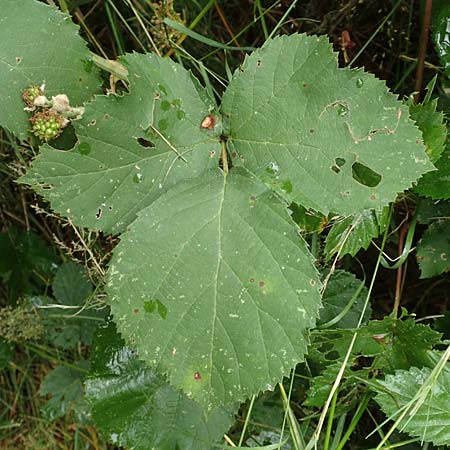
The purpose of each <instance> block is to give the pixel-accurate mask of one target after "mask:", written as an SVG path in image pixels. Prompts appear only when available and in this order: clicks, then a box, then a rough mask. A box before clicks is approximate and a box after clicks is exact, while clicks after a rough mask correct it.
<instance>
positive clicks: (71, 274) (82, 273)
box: [52, 261, 93, 306]
mask: <svg viewBox="0 0 450 450" xmlns="http://www.w3.org/2000/svg"><path fill="white" fill-rule="evenodd" d="M92 288H93V286H92V283H91V282H90V280H89V278H88V275H87V273H86V270H85V269H84V268H83V267H82V266H81V265H79V264H76V263H74V262H73V261H69V262H67V263H65V264H62V265H60V266H59V267H58V270H57V272H56V275H55V278H54V280H53V284H52V290H53V295H54V296H55V298H56V300H58V302H59V303H60V304H62V305H68V306H78V305H80V304H81V303H82V302H83V301H85V300H87V299H88V297H89V296H90V295H91V294H92Z"/></svg>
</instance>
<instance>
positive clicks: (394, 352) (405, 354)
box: [309, 317, 441, 373]
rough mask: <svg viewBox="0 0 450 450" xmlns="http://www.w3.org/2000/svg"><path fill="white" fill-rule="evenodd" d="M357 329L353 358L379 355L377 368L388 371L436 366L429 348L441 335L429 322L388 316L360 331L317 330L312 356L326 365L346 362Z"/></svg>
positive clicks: (372, 321) (314, 333)
mask: <svg viewBox="0 0 450 450" xmlns="http://www.w3.org/2000/svg"><path fill="white" fill-rule="evenodd" d="M356 331H357V338H356V340H355V344H354V346H353V348H352V355H353V359H356V358H358V357H360V356H363V357H370V358H372V357H376V360H375V362H374V363H373V364H372V366H373V368H374V369H382V370H384V371H385V372H387V373H389V372H392V371H393V370H396V369H409V367H411V366H417V367H423V366H428V367H432V366H433V360H432V359H431V358H430V355H429V350H431V349H432V348H433V347H434V346H435V345H437V344H438V343H439V342H440V337H441V334H440V333H438V332H436V331H433V330H432V329H431V328H430V327H429V326H428V325H422V324H417V323H416V322H415V321H414V320H413V319H405V320H402V319H395V318H393V317H385V318H384V319H383V320H371V321H370V322H369V323H368V324H367V325H365V326H362V327H361V328H359V329H358V330H349V329H347V330H345V329H342V330H320V331H319V330H318V331H314V332H313V334H312V346H311V347H312V348H311V351H310V353H309V357H310V358H311V359H312V360H314V361H316V362H317V363H319V364H322V365H323V364H325V365H326V364H330V362H333V361H336V360H341V361H342V360H343V358H344V356H345V355H346V353H347V350H348V348H349V345H350V342H351V340H352V338H353V335H354V333H355V332H356ZM412 348H413V349H414V351H412V350H411V349H412ZM352 361H353V360H352V359H351V360H350V362H352Z"/></svg>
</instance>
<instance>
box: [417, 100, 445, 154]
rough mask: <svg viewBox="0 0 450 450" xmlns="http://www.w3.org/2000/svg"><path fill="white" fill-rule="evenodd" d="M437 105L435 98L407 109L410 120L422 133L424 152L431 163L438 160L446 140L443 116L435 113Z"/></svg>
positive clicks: (437, 112)
mask: <svg viewBox="0 0 450 450" xmlns="http://www.w3.org/2000/svg"><path fill="white" fill-rule="evenodd" d="M437 103H438V99H437V98H435V99H433V100H430V101H428V102H426V103H422V104H421V103H419V104H415V105H411V106H410V107H409V113H410V114H411V118H412V119H413V120H414V121H415V122H416V125H417V126H418V127H419V129H420V131H421V132H422V136H423V141H424V143H425V146H426V152H427V155H428V157H429V158H430V161H431V162H432V163H435V162H436V161H438V160H439V158H440V156H441V154H442V152H443V151H444V148H445V141H446V139H447V128H446V126H445V123H444V114H443V112H442V111H436V108H437Z"/></svg>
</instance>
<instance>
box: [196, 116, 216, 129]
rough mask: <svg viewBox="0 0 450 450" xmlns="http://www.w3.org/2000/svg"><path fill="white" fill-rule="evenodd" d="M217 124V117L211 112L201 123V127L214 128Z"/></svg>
mask: <svg viewBox="0 0 450 450" xmlns="http://www.w3.org/2000/svg"><path fill="white" fill-rule="evenodd" d="M215 126H216V118H215V117H214V116H213V115H212V114H209V115H207V116H206V117H205V118H204V119H203V120H202V123H201V125H200V127H201V128H206V129H207V130H212V129H213V128H214V127H215Z"/></svg>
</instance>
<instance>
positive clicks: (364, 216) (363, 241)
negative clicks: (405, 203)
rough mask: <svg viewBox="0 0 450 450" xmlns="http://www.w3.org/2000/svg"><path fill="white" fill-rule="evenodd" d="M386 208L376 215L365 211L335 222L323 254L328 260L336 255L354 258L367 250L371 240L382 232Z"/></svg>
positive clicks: (374, 212)
mask: <svg viewBox="0 0 450 450" xmlns="http://www.w3.org/2000/svg"><path fill="white" fill-rule="evenodd" d="M386 211H387V212H388V211H389V210H388V209H387V208H384V209H383V212H382V213H381V214H380V213H377V212H376V211H373V210H367V209H366V210H365V211H363V212H362V213H359V214H355V215H354V216H349V217H346V218H344V219H342V220H339V221H336V222H335V223H334V224H333V226H332V227H331V229H330V231H329V233H328V235H327V238H326V241H325V254H326V255H327V258H328V259H330V258H331V257H332V256H333V255H335V254H336V253H338V252H340V253H339V256H340V257H342V256H344V255H347V254H350V255H352V256H355V255H356V254H357V253H358V252H359V250H361V249H362V248H363V249H364V250H366V249H367V247H368V246H369V244H370V243H371V241H372V239H374V238H376V237H378V235H379V234H380V233H381V232H382V231H383V230H384V227H385V225H386V224H385V221H386Z"/></svg>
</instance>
